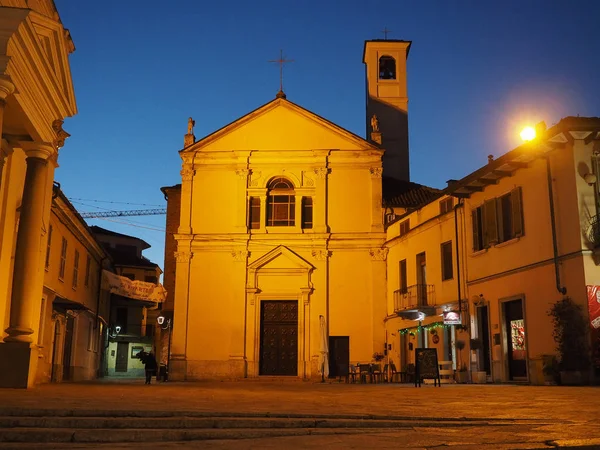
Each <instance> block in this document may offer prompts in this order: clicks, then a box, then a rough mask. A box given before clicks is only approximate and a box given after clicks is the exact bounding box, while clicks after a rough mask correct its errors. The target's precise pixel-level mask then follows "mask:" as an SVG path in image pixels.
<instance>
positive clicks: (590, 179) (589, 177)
mask: <svg viewBox="0 0 600 450" xmlns="http://www.w3.org/2000/svg"><path fill="white" fill-rule="evenodd" d="M583 179H584V180H585V182H586V183H587V184H588V185H590V186H593V185H594V184H596V181H597V180H598V178H597V177H596V175H594V174H593V173H586V174H585V175H584V176H583Z"/></svg>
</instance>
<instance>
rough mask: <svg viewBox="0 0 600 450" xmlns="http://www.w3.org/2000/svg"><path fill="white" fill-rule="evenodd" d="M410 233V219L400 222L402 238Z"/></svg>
mask: <svg viewBox="0 0 600 450" xmlns="http://www.w3.org/2000/svg"><path fill="white" fill-rule="evenodd" d="M409 231H410V219H406V220H405V221H403V222H400V236H404V235H405V234H408V232H409Z"/></svg>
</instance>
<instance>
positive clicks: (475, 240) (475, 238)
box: [471, 208, 481, 252]
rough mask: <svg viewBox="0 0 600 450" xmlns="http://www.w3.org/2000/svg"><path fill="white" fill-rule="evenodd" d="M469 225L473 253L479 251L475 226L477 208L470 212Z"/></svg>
mask: <svg viewBox="0 0 600 450" xmlns="http://www.w3.org/2000/svg"><path fill="white" fill-rule="evenodd" d="M471 224H472V228H473V251H474V252H476V251H479V250H481V249H480V248H479V227H478V226H477V208H475V209H473V210H472V211H471Z"/></svg>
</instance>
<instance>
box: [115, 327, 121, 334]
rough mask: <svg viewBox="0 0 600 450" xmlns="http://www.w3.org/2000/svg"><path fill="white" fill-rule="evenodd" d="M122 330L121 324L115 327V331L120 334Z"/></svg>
mask: <svg viewBox="0 0 600 450" xmlns="http://www.w3.org/2000/svg"><path fill="white" fill-rule="evenodd" d="M120 332H121V326H120V325H117V326H116V327H115V333H117V334H119V333H120Z"/></svg>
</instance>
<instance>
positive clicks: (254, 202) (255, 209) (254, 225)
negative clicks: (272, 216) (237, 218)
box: [249, 197, 260, 230]
mask: <svg viewBox="0 0 600 450" xmlns="http://www.w3.org/2000/svg"><path fill="white" fill-rule="evenodd" d="M249 228H250V229H251V230H258V229H259V228H260V198H259V197H250V214H249Z"/></svg>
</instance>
